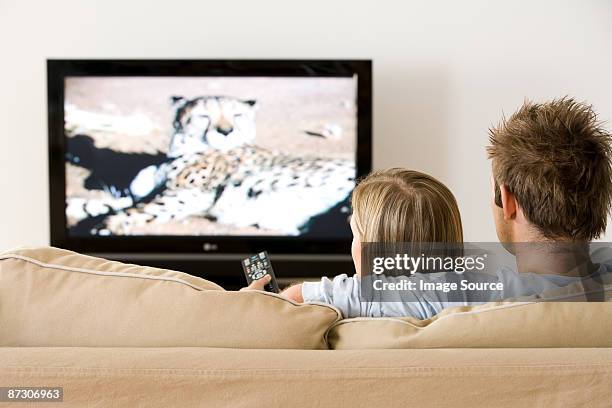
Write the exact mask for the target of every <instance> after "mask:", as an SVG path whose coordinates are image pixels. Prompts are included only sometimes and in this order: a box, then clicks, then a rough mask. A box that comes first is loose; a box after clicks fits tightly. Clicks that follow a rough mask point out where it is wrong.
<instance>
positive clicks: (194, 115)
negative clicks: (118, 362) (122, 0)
mask: <svg viewBox="0 0 612 408" xmlns="http://www.w3.org/2000/svg"><path fill="white" fill-rule="evenodd" d="M47 81H48V118H49V166H50V214H51V243H52V245H54V246H59V247H63V248H67V249H72V250H76V251H79V252H84V253H92V254H106V255H108V256H109V257H111V258H113V257H115V258H120V259H122V260H136V261H138V260H140V261H142V260H143V259H153V258H160V259H161V258H164V257H166V258H168V259H187V258H189V256H192V257H193V256H195V257H196V258H202V259H204V258H205V257H201V255H202V254H217V255H216V256H217V258H219V257H222V258H223V259H235V258H239V257H241V256H243V255H245V254H251V253H255V252H258V251H261V250H267V251H268V252H269V253H270V254H271V256H272V259H273V260H274V255H276V256H277V257H278V256H281V255H283V256H297V257H300V256H302V257H313V256H314V257H322V256H323V257H324V256H329V255H334V254H336V255H340V254H348V253H349V248H350V240H351V233H350V228H349V226H348V222H347V218H348V216H349V212H350V203H349V199H350V194H351V192H352V190H353V188H354V186H355V182H356V180H357V179H358V178H359V177H360V176H362V175H364V174H366V173H367V172H368V171H369V170H370V167H371V146H372V143H371V126H372V108H371V105H372V80H371V61H367V60H360V61H357V60H48V61H47ZM208 258H210V257H208ZM170 266H173V265H171V264H170Z"/></svg>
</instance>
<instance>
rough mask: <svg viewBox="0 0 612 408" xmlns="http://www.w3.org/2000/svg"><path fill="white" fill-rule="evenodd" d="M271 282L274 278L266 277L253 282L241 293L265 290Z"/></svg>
mask: <svg viewBox="0 0 612 408" xmlns="http://www.w3.org/2000/svg"><path fill="white" fill-rule="evenodd" d="M271 280H272V277H271V276H270V275H264V277H263V278H261V279H257V280H254V281H253V282H251V284H250V285H249V286H247V287H246V288H242V289H240V290H241V291H243V290H265V289H264V286H266V285H267V284H268V283H270V281H271Z"/></svg>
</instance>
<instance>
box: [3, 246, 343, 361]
mask: <svg viewBox="0 0 612 408" xmlns="http://www.w3.org/2000/svg"><path fill="white" fill-rule="evenodd" d="M339 319H340V313H339V312H338V311H337V310H336V309H335V308H333V307H330V306H327V305H319V304H305V305H301V304H296V303H293V302H291V301H289V300H286V299H284V298H282V297H281V296H278V295H276V294H271V293H266V292H259V291H249V292H230V291H225V290H223V289H222V288H221V287H220V286H218V285H216V284H214V283H212V282H209V281H206V280H204V279H201V278H197V277H194V276H190V275H188V274H185V273H181V272H175V271H167V270H162V269H156V268H148V267H143V266H136V265H128V264H123V263H120V262H113V261H107V260H104V259H100V258H94V257H90V256H85V255H81V254H77V253H74V252H70V251H65V250H61V249H57V248H48V247H46V248H32V249H21V250H15V251H9V252H6V253H4V254H1V255H0V327H1V328H2V329H1V330H0V346H65V347H71V346H72V347H74V346H96V347H170V346H171V347H176V346H191V347H234V348H261V349H266V348H286V349H322V348H326V347H327V344H326V340H325V334H326V331H327V329H328V328H329V327H330V326H331V325H332V324H333V323H335V322H336V321H338V320H339Z"/></svg>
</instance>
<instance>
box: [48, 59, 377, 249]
mask: <svg viewBox="0 0 612 408" xmlns="http://www.w3.org/2000/svg"><path fill="white" fill-rule="evenodd" d="M354 74H356V75H357V112H358V115H357V149H356V164H357V177H362V176H364V175H365V174H367V173H368V172H369V171H370V170H371V165H372V61H371V60H161V59H158V60H60V59H48V60H47V91H48V126H49V128H48V140H49V195H50V232H51V245H53V246H57V247H61V248H66V249H70V250H74V251H78V252H86V253H115V254H128V253H139V254H159V253H200V254H202V253H215V254H245V253H254V252H258V251H260V250H262V249H266V250H267V251H268V252H270V253H275V254H298V255H320V254H347V253H348V251H349V249H350V241H351V240H350V238H348V237H347V238H346V239H332V238H329V239H312V238H307V237H262V236H244V237H242V236H232V237H227V236H226V237H223V236H124V237H73V236H70V235H69V234H68V230H67V228H66V225H67V224H66V211H65V205H66V204H65V202H66V201H65V194H66V193H65V192H66V179H65V177H66V176H65V175H66V171H65V133H64V86H65V78H66V77H72V76H175V77H176V76H271V77H275V76H278V77H303V76H306V77H308V76H312V77H337V76H353V75H354ZM205 247H206V248H207V249H205Z"/></svg>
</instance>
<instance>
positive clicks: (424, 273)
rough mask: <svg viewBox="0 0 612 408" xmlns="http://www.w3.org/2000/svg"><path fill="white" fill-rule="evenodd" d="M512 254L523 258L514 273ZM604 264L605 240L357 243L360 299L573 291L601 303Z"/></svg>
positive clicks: (461, 300)
mask: <svg viewBox="0 0 612 408" xmlns="http://www.w3.org/2000/svg"><path fill="white" fill-rule="evenodd" d="M515 254H519V257H523V259H525V257H526V258H528V259H529V262H528V263H526V262H523V263H522V264H521V265H523V266H522V267H523V269H525V266H524V265H528V267H527V268H526V269H525V270H518V268H517V258H516V256H515ZM606 257H607V259H606ZM559 259H563V262H559ZM606 260H607V262H606ZM607 264H611V265H612V245H611V244H609V243H591V244H584V243H581V244H575V243H571V244H568V243H514V244H511V245H509V244H501V243H498V242H495V243H492V242H484V243H482V242H479V243H460V244H445V243H421V242H419V243H377V242H367V243H362V246H361V284H360V296H361V300H362V301H363V302H404V303H406V302H408V303H409V302H418V303H421V304H422V303H423V302H428V303H431V304H436V303H440V304H441V303H445V302H457V304H458V305H471V304H480V303H483V302H490V301H497V300H508V299H511V300H512V299H514V300H517V301H524V300H526V299H525V297H526V296H527V297H529V296H531V297H533V298H534V299H536V298H537V299H544V298H546V299H547V300H557V299H558V300H560V301H563V300H565V301H567V300H568V298H567V296H568V293H573V294H574V295H575V296H574V295H571V296H573V298H572V300H573V301H575V300H586V301H594V300H595V301H604V300H605V299H606V292H605V282H604V281H605V279H609V278H607V275H610V274H609V273H607V266H606V265H607ZM602 274H604V275H603V276H602ZM551 275H558V276H557V277H556V278H554V279H551V278H549V276H551ZM604 278H605V279H604ZM570 286H571V288H570ZM555 289H559V290H563V291H564V292H563V293H564V294H563V296H561V297H559V296H560V292H559V290H557V291H555ZM569 289H571V291H570V290H569ZM547 291H548V292H547ZM555 296H556V297H555Z"/></svg>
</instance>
